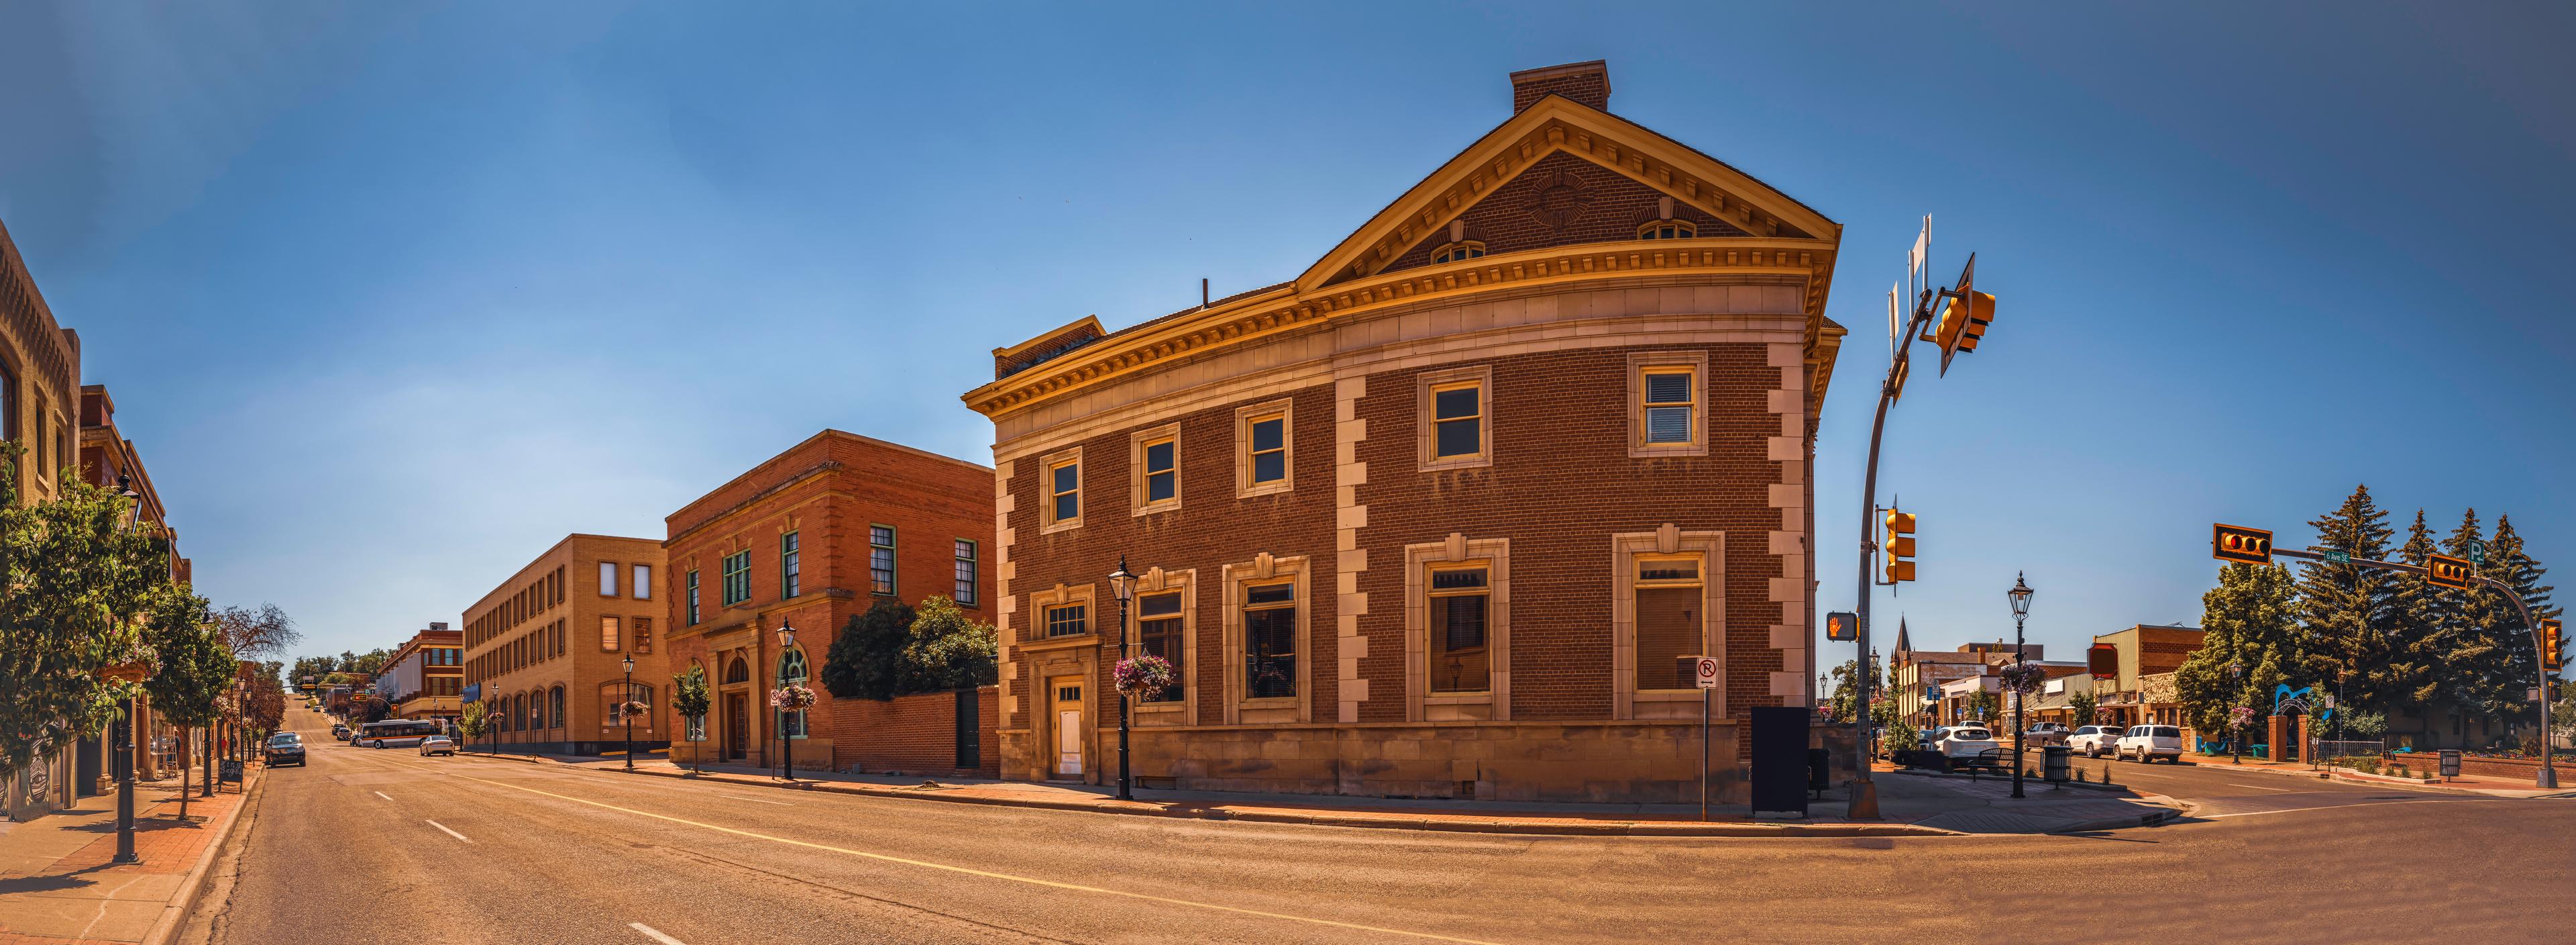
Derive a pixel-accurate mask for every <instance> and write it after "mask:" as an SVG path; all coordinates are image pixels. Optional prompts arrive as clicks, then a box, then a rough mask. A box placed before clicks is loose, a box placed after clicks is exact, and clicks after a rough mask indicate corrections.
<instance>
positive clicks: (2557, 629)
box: [2540, 617, 2566, 673]
mask: <svg viewBox="0 0 2576 945" xmlns="http://www.w3.org/2000/svg"><path fill="white" fill-rule="evenodd" d="M2565 630H2566V628H2565V626H2564V625H2562V624H2560V623H2559V621H2558V620H2557V619H2556V618H2554V617H2553V618H2551V619H2548V620H2543V621H2541V622H2540V671H2541V672H2544V673H2554V672H2557V671H2558V667H2559V665H2560V664H2559V662H2558V658H2559V657H2558V636H2559V634H2561V633H2563V632H2565Z"/></svg>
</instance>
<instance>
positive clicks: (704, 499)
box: [662, 430, 993, 771]
mask: <svg viewBox="0 0 2576 945" xmlns="http://www.w3.org/2000/svg"><path fill="white" fill-rule="evenodd" d="M665 521H666V522H667V525H668V528H669V530H670V532H669V534H670V537H669V538H668V539H666V540H665V541H664V542H663V546H662V547H663V553H664V555H665V557H666V558H667V559H668V560H669V561H670V563H671V594H670V596H669V599H668V600H667V601H666V602H665V603H664V608H665V613H666V614H667V617H668V622H669V625H670V627H671V666H672V669H673V671H674V672H687V671H688V670H689V668H690V667H697V668H700V669H703V670H704V671H705V672H706V674H707V685H708V688H709V690H710V693H711V695H712V697H713V701H714V706H713V711H712V712H710V713H709V715H708V717H707V718H706V719H704V720H703V721H702V722H699V723H697V725H696V726H695V727H694V728H693V729H691V730H689V731H687V732H686V733H684V735H683V740H682V741H680V742H679V743H677V744H675V745H674V746H673V748H672V757H673V758H674V759H675V760H688V759H691V758H696V757H699V756H700V755H701V754H703V759H704V760H705V761H708V762H721V761H735V762H744V763H749V764H759V765H775V764H777V763H778V762H779V760H780V758H779V753H778V750H777V749H778V745H779V738H778V735H779V729H780V728H781V727H782V726H783V727H784V728H785V729H786V731H787V736H788V737H787V739H786V740H787V742H788V743H790V744H792V745H793V746H794V747H793V748H792V749H791V750H792V751H793V752H794V756H795V762H796V764H797V766H798V767H810V768H818V769H819V768H832V769H847V768H849V767H851V766H852V765H866V766H867V767H868V768H869V769H871V770H884V769H886V768H889V767H899V768H903V769H905V770H923V769H952V768H953V769H960V770H968V771H988V770H990V769H991V765H990V763H989V761H988V759H987V758H986V757H985V755H986V752H987V751H988V749H987V747H986V746H985V742H986V741H987V739H985V738H982V737H981V736H980V734H979V733H981V732H986V731H990V730H991V728H992V725H993V721H992V719H993V715H992V713H991V711H990V706H992V705H993V700H992V697H990V696H985V697H981V698H979V697H977V696H976V695H975V694H972V693H967V694H962V695H958V694H933V695H922V696H911V697H906V698H903V699H897V700H895V701H894V702H892V703H883V702H873V701H869V700H843V699H835V698H834V697H833V696H832V694H831V692H830V691H829V690H827V689H825V688H824V686H823V682H822V670H823V662H824V658H825V655H826V654H827V653H828V652H829V651H830V649H831V645H832V641H833V640H834V639H835V638H836V637H837V636H838V635H839V633H840V630H841V628H842V627H843V626H844V625H846V624H848V623H849V621H850V619H851V618H853V617H856V616H858V615H859V614H862V613H865V612H866V611H867V610H868V608H870V607H873V606H875V605H876V603H877V602H879V601H884V600H896V601H901V602H903V603H906V604H918V603H920V602H921V601H922V600H923V599H924V598H927V597H930V596H932V595H946V596H948V597H950V598H952V599H954V600H956V601H957V603H958V606H959V607H960V608H961V609H963V610H964V611H965V612H966V613H967V615H968V616H970V617H972V618H973V619H976V620H983V621H990V620H991V619H992V610H991V606H992V605H991V602H990V600H989V598H990V596H991V595H990V586H991V583H992V580H993V570H992V567H991V565H990V564H988V563H987V561H986V557H987V555H988V554H989V553H990V552H989V549H990V548H991V546H992V537H993V471H992V470H991V469H988V468H986V467H983V466H980V465H977V464H975V463H970V462H966V461H964V460H960V459H951V458H949V457H946V456H941V455H938V454H936V453H928V452H924V451H921V450H917V449H913V448H911V447H908V446H901V445H898V444H894V443H888V442H885V441H883V440H876V439H870V438H868V437H864V436H858V435H855V434H850V433H843V432H841V431H839V430H824V431H823V432H821V433H817V434H815V435H813V436H811V437H808V438H806V440H805V441H804V442H802V443H798V444H796V445H795V446H792V447H789V448H788V449H787V450H786V451H785V452H782V453H780V454H778V455H776V456H773V457H770V458H769V459H768V460H766V461H764V462H762V463H761V464H760V465H757V466H754V467H752V468H751V470H750V471H748V472H745V473H743V474H742V475H740V476H736V477H734V479H733V481H731V482H727V483H725V484H724V485H722V486H719V487H717V488H716V489H715V491H712V492H709V493H707V494H706V495H704V496H701V497H699V498H698V499H697V501H694V502H691V503H689V504H688V505H686V506H684V507H682V508H681V509H680V510H679V511H677V512H673V513H671V515H670V516H669V518H667V519H666V520H665ZM781 624H785V625H787V626H789V627H792V628H794V629H795V631H796V643H795V645H794V647H792V648H789V649H784V650H782V649H781V647H780V645H779V640H778V635H777V632H776V631H777V629H778V627H779V626H780V625H781ZM780 679H794V680H801V681H802V682H803V683H804V684H805V685H806V686H808V687H809V688H812V689H813V690H814V692H815V695H816V696H817V698H818V699H819V700H820V701H819V702H818V704H817V705H816V706H815V707H814V708H813V709H810V710H807V711H806V712H804V713H802V717H801V718H799V717H796V716H788V717H786V718H784V719H782V718H780V717H779V716H778V715H777V714H776V713H775V712H773V711H771V710H770V708H769V693H770V690H771V689H772V688H774V687H775V686H776V685H777V683H778V681H779V680H780ZM988 691H989V690H988ZM943 736H944V738H945V744H944V745H942V744H940V742H941V740H942V737H943ZM970 743H971V744H970ZM944 762H954V763H953V764H948V763H944Z"/></svg>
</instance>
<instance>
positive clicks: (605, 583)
mask: <svg viewBox="0 0 2576 945" xmlns="http://www.w3.org/2000/svg"><path fill="white" fill-rule="evenodd" d="M599 596H601V597H615V596H617V564H616V563H615V562H612V561H602V562H600V563H599Z"/></svg>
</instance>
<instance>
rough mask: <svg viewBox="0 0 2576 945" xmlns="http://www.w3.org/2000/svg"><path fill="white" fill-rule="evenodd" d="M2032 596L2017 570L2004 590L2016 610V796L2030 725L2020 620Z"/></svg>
mask: <svg viewBox="0 0 2576 945" xmlns="http://www.w3.org/2000/svg"><path fill="white" fill-rule="evenodd" d="M2030 595H2031V589H2030V585H2029V584H2027V583H2025V582H2023V581H2022V575H2021V572H2018V571H2016V572H2013V586H2012V589H2011V590H2009V591H2005V592H2004V596H2005V597H2009V598H2011V599H2012V612H2013V670H2014V672H2013V678H2012V693H2013V792H2012V796H2014V797H2020V796H2022V794H2021V765H2022V737H2023V734H2024V732H2025V731H2026V729H2027V728H2028V726H2026V725H2025V724H2024V723H2023V722H2022V706H2023V704H2024V703H2027V702H2029V701H2030V694H2029V693H2025V692H2023V691H2021V687H2022V682H2023V680H2025V679H2027V678H2028V676H2029V673H2030V661H2029V660H2027V659H2024V658H2023V657H2022V640H2021V622H2022V619H2023V618H2025V617H2028V616H2030Z"/></svg>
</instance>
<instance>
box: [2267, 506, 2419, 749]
mask: <svg viewBox="0 0 2576 945" xmlns="http://www.w3.org/2000/svg"><path fill="white" fill-rule="evenodd" d="M2308 524H2309V525H2310V526H2312V527H2314V528H2315V529H2316V530H2317V543H2316V544H2313V545H2310V546H2308V550H2310V551H2317V552H2325V551H2339V552H2343V553H2344V554H2347V555H2350V556H2352V557H2353V558H2354V559H2356V560H2365V559H2366V560H2372V561H2379V560H2385V559H2386V558H2387V556H2388V539H2389V535H2390V531H2389V528H2388V513H2387V512H2385V511H2382V510H2381V509H2380V508H2379V506H2378V505H2377V504H2376V503H2374V502H2372V501H2371V498H2370V487H2369V486H2367V485H2363V486H2355V487H2354V488H2353V490H2352V495H2351V496H2349V497H2346V498H2345V499H2344V501H2343V505H2342V507H2340V508H2337V509H2335V510H2334V511H2333V512H2330V513H2327V514H2326V515H2325V516H2324V517H2322V518H2319V519H2317V520H2315V521H2312V522H2309V523H2308ZM2398 577H2400V575H2398V574H2396V573H2394V572H2390V571H2382V570H2379V569H2376V568H2368V567H2364V566H2362V565H2360V564H2357V563H2353V564H2335V563H2332V562H2325V561H2319V562H2314V563H2312V564H2310V565H2309V566H2308V567H2307V568H2306V569H2305V573H2304V574H2303V575H2302V576H2301V577H2300V579H2299V617H2300V619H2301V620H2302V621H2303V622H2304V623H2305V625H2306V630H2307V634H2308V637H2309V641H2308V647H2307V658H2306V659H2305V660H2304V661H2303V662H2302V664H2301V665H2300V666H2299V667H2297V675H2298V676H2299V677H2301V679H2300V681H2301V682H2302V683H2314V684H2317V685H2318V686H2319V687H2320V688H2324V689H2328V690H2340V691H2341V692H2342V694H2343V696H2342V700H2341V701H2343V702H2348V703H2351V704H2357V705H2363V706H2371V707H2384V706H2385V705H2386V704H2387V703H2388V702H2389V700H2390V699H2391V698H2392V697H2393V696H2394V695H2395V693H2396V690H2397V689H2398V688H2399V687H2400V686H2402V685H2403V684H2404V680H2402V679H2398V678H2395V677H2394V676H2393V675H2392V674H2391V673H2390V671H2389V670H2390V668H2391V667H2392V665H2393V664H2394V662H2395V659H2394V657H2395V656H2396V655H2397V654H2396V652H2395V648H2394V647H2393V646H2391V635H2390V633H2389V631H2390V630H2391V629H2392V628H2393V625H2394V623H2395V617H2396V606H2395V605H2396V599H2397V592H2398V589H2399V583H2400V582H2399V581H2398V580H2397V578H2398ZM2293 688H2295V686H2294V687H2293Z"/></svg>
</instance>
